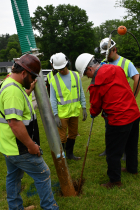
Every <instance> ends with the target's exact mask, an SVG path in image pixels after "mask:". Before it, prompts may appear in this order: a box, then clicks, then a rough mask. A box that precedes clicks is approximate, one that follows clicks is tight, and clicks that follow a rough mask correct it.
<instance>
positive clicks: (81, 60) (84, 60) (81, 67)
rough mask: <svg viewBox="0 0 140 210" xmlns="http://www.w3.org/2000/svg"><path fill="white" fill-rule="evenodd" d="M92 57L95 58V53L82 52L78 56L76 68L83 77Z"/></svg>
mask: <svg viewBox="0 0 140 210" xmlns="http://www.w3.org/2000/svg"><path fill="white" fill-rule="evenodd" d="M92 58H94V55H91V54H89V53H82V54H81V55H79V56H78V57H77V59H76V61H75V68H76V69H77V71H78V72H79V73H80V76H81V77H82V76H83V74H84V71H85V69H86V67H87V65H88V64H89V62H90V61H91V59H92Z"/></svg>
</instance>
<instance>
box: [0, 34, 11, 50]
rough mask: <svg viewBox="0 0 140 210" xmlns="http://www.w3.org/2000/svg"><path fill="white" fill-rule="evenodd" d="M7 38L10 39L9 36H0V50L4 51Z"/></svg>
mask: <svg viewBox="0 0 140 210" xmlns="http://www.w3.org/2000/svg"><path fill="white" fill-rule="evenodd" d="M9 37H10V35H9V34H5V35H4V34H2V36H0V50H1V49H6V46H7V43H8V39H9Z"/></svg>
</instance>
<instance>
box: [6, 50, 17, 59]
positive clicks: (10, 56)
mask: <svg viewBox="0 0 140 210" xmlns="http://www.w3.org/2000/svg"><path fill="white" fill-rule="evenodd" d="M7 57H8V60H10V61H12V60H13V58H18V57H19V54H18V53H17V50H16V49H14V48H12V49H11V50H9V53H8V56H7Z"/></svg>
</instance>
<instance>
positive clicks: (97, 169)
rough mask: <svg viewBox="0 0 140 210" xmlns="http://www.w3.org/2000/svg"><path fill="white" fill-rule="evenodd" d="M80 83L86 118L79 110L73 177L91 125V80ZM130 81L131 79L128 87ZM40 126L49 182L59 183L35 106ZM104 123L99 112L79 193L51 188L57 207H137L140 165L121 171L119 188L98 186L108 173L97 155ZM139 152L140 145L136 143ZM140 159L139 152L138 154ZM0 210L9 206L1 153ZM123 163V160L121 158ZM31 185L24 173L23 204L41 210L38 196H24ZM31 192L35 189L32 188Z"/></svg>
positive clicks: (70, 164)
mask: <svg viewBox="0 0 140 210" xmlns="http://www.w3.org/2000/svg"><path fill="white" fill-rule="evenodd" d="M82 84H83V88H84V91H85V96H86V101H87V112H88V117H87V120H86V121H85V122H83V121H82V113H81V115H80V117H79V130H78V132H79V134H80V136H78V137H77V139H76V144H75V149H74V154H75V155H76V156H81V157H82V160H80V161H73V160H67V163H68V167H69V171H70V175H71V177H72V179H73V180H77V179H79V178H80V175H81V170H82V165H83V160H84V155H85V151H86V145H87V141H88V136H89V130H90V125H91V118H90V114H89V106H90V105H89V92H86V90H87V87H88V85H89V84H90V79H89V80H88V79H87V78H86V77H84V78H82ZM132 84H133V82H132V81H131V86H132ZM137 103H138V106H139V107H140V95H138V97H137ZM36 113H37V118H38V123H39V129H40V139H41V148H42V149H43V152H44V154H43V157H44V159H45V161H46V163H47V164H48V166H49V168H50V170H51V180H52V185H54V183H57V182H58V177H57V174H56V170H55V166H54V163H53V160H52V156H51V152H50V149H49V145H48V142H47V139H46V136H45V132H44V128H43V125H42V121H41V118H40V115H39V111H38V109H37V110H36ZM104 136H105V123H104V119H103V118H102V117H101V116H100V115H99V116H98V117H96V118H95V120H94V124H93V129H92V135H91V139H90V143H89V149H88V154H87V159H86V164H85V169H84V174H83V178H84V180H85V182H84V184H83V187H82V194H80V196H77V197H62V196H60V194H59V188H57V187H53V188H52V189H53V191H57V190H58V192H56V193H55V194H54V197H55V199H56V201H57V203H58V205H59V207H60V210H79V209H80V210H92V209H94V210H139V209H140V190H139V189H140V184H139V180H140V166H138V171H139V174H138V175H137V176H136V175H131V174H126V173H122V183H123V187H122V188H120V189H118V188H117V187H115V188H114V189H111V190H107V189H103V188H102V187H100V184H101V183H106V182H107V181H108V180H109V179H108V176H107V163H106V158H105V157H99V154H100V153H101V152H103V151H104V149H105V141H104V139H105V137H104ZM139 151H140V144H139ZM138 159H139V161H140V154H139V155H138ZM0 163H1V165H0V169H1V170H0V195H1V196H0V210H7V209H8V205H7V201H6V187H5V182H6V165H5V161H4V158H3V156H2V154H0ZM122 166H123V167H124V166H125V162H124V161H122ZM32 185H33V180H32V179H31V178H30V177H29V176H28V175H27V174H26V173H25V174H24V177H23V179H22V192H21V196H22V198H23V204H24V206H29V205H36V206H37V208H36V209H37V210H40V209H41V208H40V205H39V197H38V195H37V194H36V195H33V196H31V197H28V196H27V193H28V192H29V190H30V187H31V186H32ZM33 191H34V189H33Z"/></svg>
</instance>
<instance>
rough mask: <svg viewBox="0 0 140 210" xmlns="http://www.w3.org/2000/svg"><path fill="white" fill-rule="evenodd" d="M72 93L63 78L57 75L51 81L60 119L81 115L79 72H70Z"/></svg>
mask: <svg viewBox="0 0 140 210" xmlns="http://www.w3.org/2000/svg"><path fill="white" fill-rule="evenodd" d="M69 72H70V75H71V91H70V90H69V89H68V88H67V87H66V85H65V83H64V82H63V80H62V78H61V76H60V75H59V74H56V75H55V76H54V77H53V79H52V80H51V82H52V86H53V88H54V90H55V93H56V98H57V108H58V116H59V118H69V117H78V116H79V115H80V108H81V104H80V77H79V74H78V73H77V72H74V71H70V70H69Z"/></svg>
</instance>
